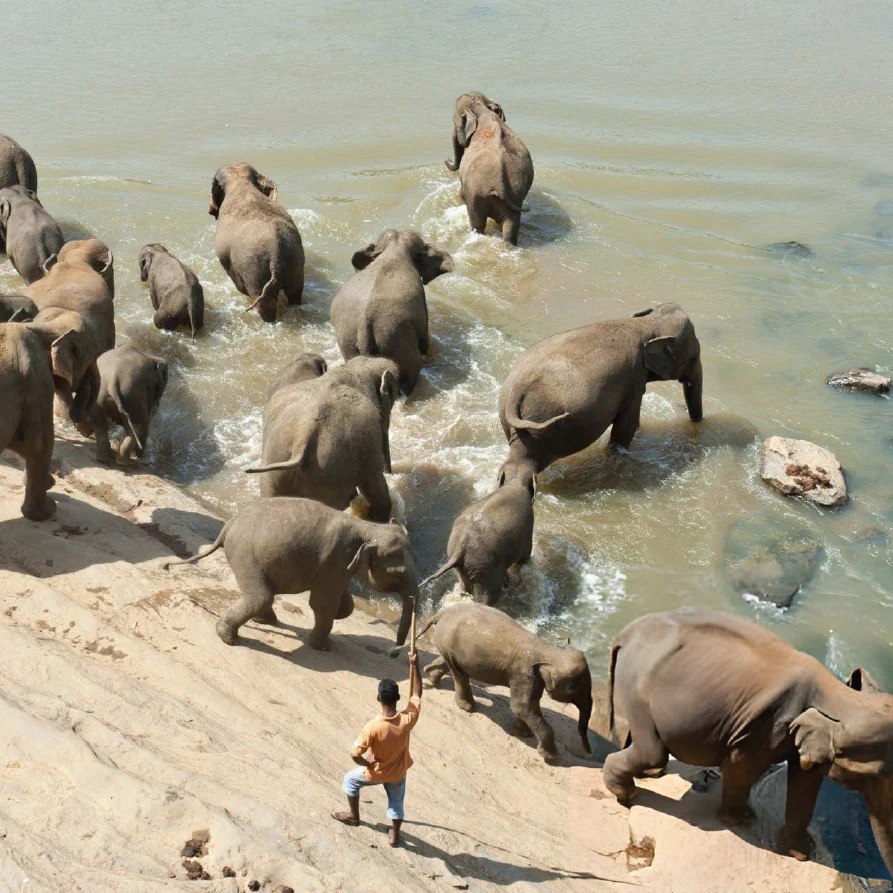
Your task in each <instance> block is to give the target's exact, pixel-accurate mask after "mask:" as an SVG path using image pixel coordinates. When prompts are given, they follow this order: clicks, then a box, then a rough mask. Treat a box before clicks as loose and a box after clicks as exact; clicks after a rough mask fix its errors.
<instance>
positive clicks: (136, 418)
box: [115, 411, 149, 465]
mask: <svg viewBox="0 0 893 893" xmlns="http://www.w3.org/2000/svg"><path fill="white" fill-rule="evenodd" d="M130 419H131V421H132V422H133V431H131V430H130V426H128V425H125V427H124V439H123V440H122V441H121V446H120V448H119V449H118V458H117V459H116V460H115V461H116V462H117V463H118V465H135V464H136V463H137V462H139V460H140V458H141V457H142V455H143V450H142V449H140V447H139V445H138V444H137V439H136V438H137V437H138V438H139V442H140V443H141V444H142V445H143V449H145V447H146V442H147V441H148V438H149V415H148V413H146V412H142V411H139V412H137V413H135V412H131V413H130ZM134 432H135V433H136V437H134V436H133V435H134Z"/></svg>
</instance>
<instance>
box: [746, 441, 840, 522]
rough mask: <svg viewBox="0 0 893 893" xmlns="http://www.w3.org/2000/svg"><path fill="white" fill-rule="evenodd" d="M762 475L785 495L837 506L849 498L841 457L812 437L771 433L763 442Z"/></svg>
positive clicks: (817, 503) (818, 503)
mask: <svg viewBox="0 0 893 893" xmlns="http://www.w3.org/2000/svg"><path fill="white" fill-rule="evenodd" d="M760 477H761V478H762V479H763V480H764V481H766V483H767V484H771V485H772V486H773V487H775V489H776V490H779V491H780V492H781V493H784V494H785V496H801V497H802V498H803V499H806V500H808V501H809V502H813V503H815V504H816V505H824V506H829V507H834V506H838V505H843V503H845V502H846V500H847V493H846V481H844V478H843V472H842V471H841V470H840V462H838V461H837V457H836V456H835V455H834V454H833V453H832V452H830V451H829V450H826V449H825V448H824V447H820V446H816V444H814V443H810V442H809V441H808V440H793V439H791V438H788V437H770V438H769V439H768V440H767V441H766V442H765V443H764V444H763V458H762V462H761V465H760Z"/></svg>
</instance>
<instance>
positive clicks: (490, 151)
mask: <svg viewBox="0 0 893 893" xmlns="http://www.w3.org/2000/svg"><path fill="white" fill-rule="evenodd" d="M444 164H446V166H447V168H449V170H451V171H455V170H458V171H459V182H460V183H461V187H462V201H463V202H464V203H465V207H466V209H467V211H468V220H469V223H470V224H471V228H472V229H473V230H474V231H475V232H477V233H482V232H483V231H484V230H485V229H486V226H487V219H488V218H492V219H493V220H495V221H496V223H497V224H498V225H499V226H500V227H501V228H502V238H503V239H505V241H506V242H509V243H511V244H512V245H517V244H518V232H519V230H520V228H521V211H522V210H523V208H522V206H523V204H524V199H525V198H526V197H527V193H528V192H530V187H531V186H532V185H533V161H532V160H531V158H530V153H529V152H528V151H527V146H525V145H524V143H522V142H521V140H520V139H519V138H518V137H517V136H516V135H515V132H514V131H513V130H512V129H511V128H510V127H509V126H508V124H506V123H505V113H504V112H503V110H502V106H500V105H499V103H497V102H493V100H492V99H488V98H487V97H486V96H484V94H483V93H463V94H462V95H461V96H460V97H459V98H458V99H457V100H456V107H455V110H454V112H453V159H449V158H447V159H446V160H445V161H444Z"/></svg>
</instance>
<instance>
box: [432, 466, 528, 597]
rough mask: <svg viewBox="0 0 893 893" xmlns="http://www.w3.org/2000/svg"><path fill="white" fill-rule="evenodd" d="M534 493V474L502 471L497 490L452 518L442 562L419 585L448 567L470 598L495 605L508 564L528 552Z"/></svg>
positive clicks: (523, 558) (519, 561)
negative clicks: (445, 555)
mask: <svg viewBox="0 0 893 893" xmlns="http://www.w3.org/2000/svg"><path fill="white" fill-rule="evenodd" d="M506 471H507V472H508V475H509V476H508V478H507V477H506ZM534 496H536V478H535V477H534V476H533V474H531V473H530V472H529V470H527V469H518V468H516V467H514V466H511V467H509V468H508V469H503V470H502V471H501V472H500V474H499V489H498V490H497V491H496V492H495V493H491V494H490V495H489V496H485V497H484V498H483V499H479V500H478V501H477V502H473V503H472V504H471V505H470V506H468V508H466V509H465V510H464V511H463V512H462V514H460V515H459V517H458V518H456V520H455V521H454V522H453V529H452V530H451V531H450V539H449V542H448V543H447V560H446V564H444V565H443V566H442V567H440V568H438V570H436V571H435V572H434V573H433V574H431V576H430V577H428V578H427V579H426V580H423V581H422V584H421V585H422V586H424V585H425V584H426V583H428V582H430V581H431V580H433V579H435V578H436V577H439V576H440V575H441V574H445V573H446V572H447V571H448V570H451V569H452V570H455V571H456V574H457V576H458V577H459V581H460V582H461V584H462V588H463V589H464V590H465V592H469V593H471V594H472V595H473V596H474V599H475V601H479V602H484V603H485V604H488V605H495V604H496V603H497V602H498V601H499V599H500V598H501V597H502V590H503V587H504V586H506V585H508V570H509V568H510V567H514V566H515V565H521V564H525V563H526V562H528V561H529V560H530V556H531V553H532V552H533V498H534Z"/></svg>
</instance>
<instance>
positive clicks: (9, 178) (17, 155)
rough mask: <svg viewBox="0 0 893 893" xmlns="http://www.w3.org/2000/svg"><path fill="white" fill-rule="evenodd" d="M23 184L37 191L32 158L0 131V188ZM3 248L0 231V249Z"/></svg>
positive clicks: (35, 172) (2, 249) (32, 190)
mask: <svg viewBox="0 0 893 893" xmlns="http://www.w3.org/2000/svg"><path fill="white" fill-rule="evenodd" d="M7 186H24V187H25V189H30V190H31V192H33V193H37V168H36V167H35V166H34V159H33V158H32V157H31V155H30V154H29V153H28V152H27V150H25V149H23V148H22V147H21V146H20V145H19V144H18V143H17V142H16V141H15V140H14V139H13V138H12V137H11V136H7V135H6V134H5V133H0V189H5V188H6V187H7ZM4 250H5V245H4V241H3V233H2V232H0V251H4Z"/></svg>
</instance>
